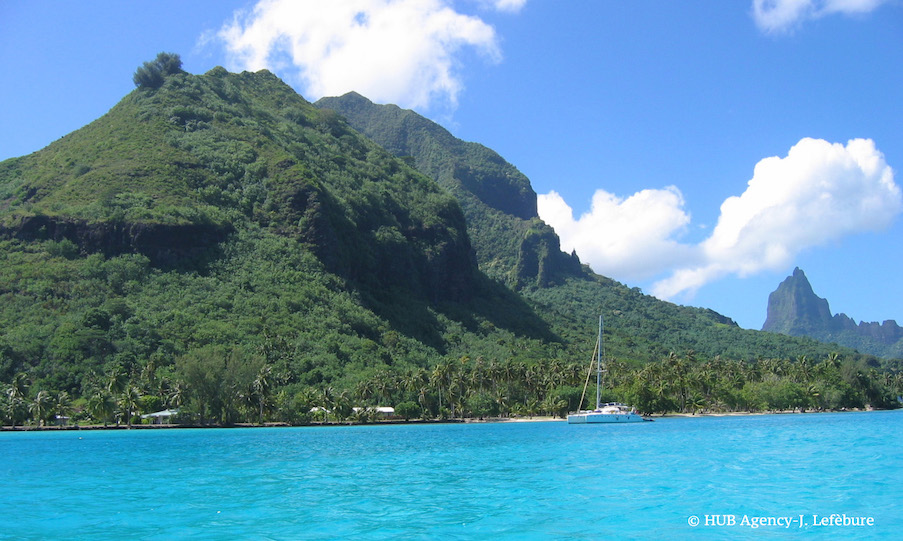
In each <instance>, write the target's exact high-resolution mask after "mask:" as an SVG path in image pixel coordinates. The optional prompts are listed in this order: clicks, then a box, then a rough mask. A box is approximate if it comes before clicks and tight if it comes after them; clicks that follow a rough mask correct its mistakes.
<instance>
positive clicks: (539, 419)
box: [0, 409, 895, 432]
mask: <svg viewBox="0 0 903 541" xmlns="http://www.w3.org/2000/svg"><path fill="white" fill-rule="evenodd" d="M876 411H895V410H881V409H852V410H842V411H755V412H747V411H726V412H705V413H657V414H652V415H644V416H643V417H644V418H645V419H668V418H674V419H692V418H694V417H747V416H752V415H812V414H822V413H869V412H876ZM556 422H557V423H561V422H567V418H560V417H552V416H548V415H536V416H533V417H487V418H485V419H459V418H455V419H441V420H440V419H428V420H423V419H410V420H407V421H405V420H403V419H391V420H385V421H376V422H372V423H355V422H352V421H342V422H320V423H311V424H306V425H291V424H288V423H282V422H271V423H263V424H262V425H258V424H253V423H238V424H235V425H231V426H219V425H192V424H146V425H145V424H134V425H132V426H131V427H129V426H127V425H106V426H104V425H66V426H41V427H38V426H22V425H18V426H15V427H13V426H9V425H6V426H0V432H71V431H82V430H90V431H98V430H179V429H188V428H200V429H218V428H309V427H342V426H394V425H431V424H432V425H434V424H485V423H556Z"/></svg>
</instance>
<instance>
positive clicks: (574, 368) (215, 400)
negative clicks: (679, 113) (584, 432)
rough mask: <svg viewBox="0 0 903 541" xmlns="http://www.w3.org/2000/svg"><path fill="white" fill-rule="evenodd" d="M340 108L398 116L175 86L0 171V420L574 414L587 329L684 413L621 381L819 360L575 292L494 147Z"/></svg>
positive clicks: (592, 292)
mask: <svg viewBox="0 0 903 541" xmlns="http://www.w3.org/2000/svg"><path fill="white" fill-rule="evenodd" d="M139 71H140V70H139ZM137 82H139V81H138V77H137V75H136V83H137ZM346 98H348V97H346ZM350 99H352V100H354V101H355V102H357V103H358V104H359V105H360V106H361V107H362V110H373V111H377V112H380V111H381V112H386V111H388V112H390V113H391V114H392V115H395V117H396V119H402V120H403V121H401V122H395V123H394V124H393V123H392V122H388V123H385V124H383V123H382V117H381V114H382V113H380V114H373V115H372V117H371V119H370V124H371V126H370V127H369V128H367V127H365V126H358V125H357V123H356V120H355V117H354V116H353V115H349V117H350V118H351V120H350V123H351V125H349V122H348V121H346V120H345V118H344V117H343V116H342V115H340V114H339V113H336V112H334V111H332V110H328V109H324V108H318V107H314V106H313V105H311V104H310V103H308V102H307V101H305V100H304V99H303V98H302V97H301V96H299V95H298V94H297V93H295V92H294V91H293V90H292V89H291V88H290V87H288V86H287V85H285V84H284V83H283V82H282V81H280V80H279V79H278V78H276V77H275V76H273V75H272V74H270V73H269V72H266V71H262V72H258V73H247V72H246V73H241V74H232V73H228V72H226V71H225V70H224V69H222V68H215V69H213V70H211V71H210V72H208V73H206V74H204V75H191V74H187V73H184V72H181V70H179V69H174V70H172V71H171V72H168V73H167V74H166V75H165V76H161V77H160V78H159V79H154V80H153V84H142V85H141V86H140V87H139V88H137V89H136V90H134V91H133V92H132V93H130V94H129V95H127V96H126V97H125V98H123V100H122V101H121V102H120V103H118V104H116V105H115V106H114V107H113V108H112V109H111V110H110V111H109V112H108V113H107V114H106V115H104V116H102V117H101V118H99V119H97V120H96V121H95V122H92V123H91V124H89V125H87V126H85V127H84V128H82V129H79V130H77V131H75V132H73V133H71V134H68V135H66V136H65V137H63V138H61V139H60V140H58V141H55V142H54V143H52V144H50V145H49V146H48V147H46V148H45V149H42V150H40V151H38V152H35V153H33V154H30V155H28V156H23V157H20V158H14V159H11V160H7V161H4V162H2V163H0V387H2V388H3V389H4V390H5V391H6V392H5V393H3V394H2V395H0V416H2V417H3V421H4V424H10V423H12V424H16V423H22V422H24V421H26V420H29V419H30V420H31V422H35V423H39V422H42V421H43V420H45V419H49V418H50V416H52V414H53V413H54V412H56V413H57V414H64V413H65V414H67V415H68V414H73V415H75V418H77V419H82V420H87V421H91V420H93V421H95V422H112V421H113V420H114V419H118V420H119V422H123V423H128V422H131V421H132V420H133V419H137V418H136V417H135V415H136V414H137V413H145V412H148V411H155V410H156V409H162V408H163V407H179V408H182V410H183V412H184V413H183V414H184V415H185V416H186V417H185V419H186V420H188V421H190V422H204V423H207V422H212V423H218V424H229V423H232V422H236V421H240V420H244V421H248V420H250V421H262V420H264V419H273V420H281V421H289V422H308V421H310V420H311V419H312V418H314V417H313V414H311V408H313V407H314V406H321V407H324V408H327V409H329V410H330V411H331V412H332V413H331V415H333V416H334V418H335V417H338V418H344V417H348V416H350V415H352V410H351V406H352V405H360V406H373V405H376V404H380V403H381V404H391V405H396V404H401V403H403V404H406V406H405V408H406V409H407V410H408V411H415V412H416V415H417V416H419V415H423V416H426V417H435V416H443V415H461V414H468V415H485V414H510V413H513V412H522V413H529V412H539V411H545V412H560V411H562V409H567V408H569V407H571V408H572V407H576V404H575V400H576V399H578V398H579V389H578V387H579V386H580V385H582V381H583V377H584V368H585V366H584V364H585V361H586V360H587V358H588V357H589V355H590V350H591V349H592V337H593V336H594V329H595V321H596V318H597V317H598V314H599V313H600V312H601V313H602V314H603V315H604V316H605V318H606V351H607V352H608V354H609V356H610V357H612V358H613V359H614V360H616V361H617V362H619V363H622V368H623V370H622V371H623V374H624V375H623V378H624V379H623V381H622V383H621V384H620V385H615V384H614V383H613V384H612V389H611V392H612V393H615V395H616V397H618V398H621V399H627V398H631V397H632V398H633V399H634V400H635V401H636V402H637V403H638V404H639V403H642V404H644V405H645V407H648V408H651V409H657V410H667V409H669V408H670V409H674V408H678V409H686V408H687V407H688V406H687V403H686V400H682V401H681V400H676V399H675V400H672V401H671V402H667V401H664V402H663V401H661V400H659V401H658V402H654V401H650V400H645V399H643V396H645V395H643V394H642V392H644V391H643V390H644V389H646V388H647V387H649V386H650V385H654V384H655V382H654V381H653V380H651V379H648V378H647V376H644V375H643V372H642V371H643V370H644V369H645V368H644V367H645V366H658V364H659V363H662V362H665V361H666V359H669V358H670V359H673V358H674V357H675V355H674V354H676V355H677V356H679V357H680V358H681V359H686V360H687V362H689V363H691V365H692V366H693V367H694V370H695V369H697V368H698V369H699V370H702V369H703V368H702V367H703V366H708V364H707V363H713V362H714V363H717V362H721V360H720V359H719V356H720V357H721V358H723V359H731V360H735V361H738V362H740V361H751V360H754V359H757V358H760V357H761V358H781V359H791V358H796V357H798V356H802V355H807V356H810V358H812V359H824V358H827V356H828V354H829V353H831V352H832V351H834V350H835V349H836V348H834V347H831V346H826V345H822V344H819V343H817V342H814V341H811V340H806V339H799V338H790V337H784V336H779V335H774V334H769V333H759V332H753V331H744V330H741V329H739V328H737V327H736V325H734V324H733V323H732V322H731V321H730V320H728V319H727V318H724V317H723V316H720V315H718V314H715V313H713V312H710V311H706V310H700V309H694V308H685V307H678V306H675V305H672V304H669V303H663V302H661V301H658V300H656V299H653V298H651V297H648V296H646V295H643V294H641V293H640V292H639V291H636V290H632V289H629V288H627V287H625V286H623V285H621V284H618V283H616V282H613V281H611V280H609V279H606V278H603V277H600V276H596V275H594V274H593V273H591V272H590V271H589V269H587V268H586V267H583V266H581V265H580V263H579V261H578V260H577V258H576V256H574V255H568V254H564V253H562V252H561V251H560V249H559V244H558V237H557V236H556V235H555V233H554V231H552V229H551V228H550V227H548V226H547V225H546V224H544V223H543V222H542V221H541V220H539V218H538V217H536V215H535V193H534V192H533V190H532V188H531V187H530V185H529V181H528V180H527V179H526V177H524V176H523V175H522V174H520V173H519V172H518V171H517V170H516V169H515V168H514V167H513V166H511V165H510V164H507V162H505V161H504V160H503V159H502V158H501V157H499V156H498V155H497V154H496V153H494V152H492V151H491V150H489V149H486V148H485V147H482V146H480V145H474V144H470V143H463V142H460V141H457V140H456V139H454V138H453V137H451V135H450V134H448V133H447V132H446V131H445V130H442V129H441V128H439V127H438V126H436V125H434V124H432V123H430V122H429V121H426V120H425V119H422V117H419V116H417V115H414V114H413V113H410V112H405V111H401V110H398V109H397V108H395V109H392V108H388V107H383V106H373V104H370V102H368V101H367V100H365V99H363V98H361V97H360V96H351V97H350ZM368 104H369V105H368ZM321 105H322V104H321ZM374 108H375V109H374ZM343 114H346V113H345V112H343ZM405 119H406V120H405ZM399 125H410V128H409V131H408V132H404V133H400V132H398V126H399ZM352 126H356V127H358V128H359V129H361V130H363V131H364V132H365V133H367V134H368V135H371V136H372V137H373V139H370V138H368V137H365V136H364V135H362V134H361V133H359V132H358V131H356V129H355V128H353V127H352ZM371 132H373V133H371ZM380 132H381V133H383V134H385V137H389V138H393V137H394V140H395V143H392V144H390V143H389V142H385V141H381V140H380V138H379V137H376V136H375V135H374V133H380ZM414 141H417V142H418V145H419V146H416V145H414V143H413V142H414ZM381 144H383V145H386V146H388V147H389V148H390V149H392V151H393V152H394V153H395V154H398V156H396V155H394V154H393V152H389V151H387V150H386V149H384V148H383V147H382V146H380V145H381ZM393 145H394V146H393ZM415 167H416V168H415ZM672 353H674V354H672ZM842 354H843V355H844V356H845V362H846V363H847V364H848V365H849V366H851V367H854V369H855V370H860V371H866V372H867V374H866V376H865V379H864V380H863V381H865V382H866V383H868V385H866V383H863V384H862V385H860V386H859V387H855V388H854V387H850V389H852V390H851V391H849V393H847V394H848V395H849V396H855V397H857V398H856V399H855V400H853V399H850V400H852V401H849V400H848V401H847V402H843V403H845V404H847V403H849V404H861V403H864V401H865V400H867V399H866V398H864V397H866V396H867V394H868V393H867V392H866V388H869V389H870V388H871V387H869V385H871V384H870V383H869V382H871V381H872V379H869V378H873V376H872V375H870V374H871V373H870V372H868V371H869V370H874V369H873V368H870V367H868V366H866V365H865V364H863V361H865V360H867V359H865V358H862V357H861V356H858V355H856V354H854V353H853V352H851V351H842ZM649 363H651V364H649ZM669 366H670V365H669ZM750 366H753V367H754V366H755V365H750ZM845 366H846V365H845ZM856 367H859V368H856ZM669 370H670V369H669ZM663 373H664V372H663ZM668 373H671V372H668ZM753 373H755V372H751V374H753ZM756 377H760V376H755V375H750V376H749V379H750V380H751V381H752V380H755V378H756ZM850 377H852V376H850ZM874 378H877V376H874ZM681 381H684V383H683V387H680V386H677V387H674V389H678V390H675V391H674V392H679V393H682V395H684V396H683V397H684V399H685V398H686V394H687V393H686V392H685V391H686V386H687V385H688V383H687V381H688V380H681ZM745 384H746V380H742V381H741V380H737V381H736V382H735V383H734V384H733V385H734V387H731V389H728V390H726V391H725V393H727V394H726V395H725V396H726V397H729V396H734V395H736V396H738V397H739V396H740V391H741V390H742V388H743V385H745ZM845 385H848V386H849V385H852V384H845ZM857 385H858V384H857ZM659 387H660V390H661V389H663V387H661V386H659ZM757 392H758V391H757ZM732 393H733V394H732ZM872 394H875V393H872ZM879 394H880V393H879ZM838 396H841V395H838ZM842 396H847V395H842ZM875 396H877V395H875ZM708 400H709V404H710V405H711V406H712V407H716V405H715V403H716V399H715V397H714V396H711V397H709V398H708ZM718 400H720V403H721V404H723V405H722V406H717V407H730V408H736V407H751V406H749V404H750V401H749V400H747V399H744V401H738V400H739V398H738V399H737V400H733V399H731V398H719V399H718ZM839 400H840V399H838V400H835V401H834V402H831V403H830V404H839V403H841V402H842V401H839ZM856 400H858V402H856ZM868 400H869V401H870V402H871V403H875V401H876V400H877V399H868ZM763 403H764V402H763ZM405 408H402V409H405ZM319 415H322V414H319ZM357 415H359V416H360V418H361V419H366V418H367V415H369V413H367V410H360V411H359V412H358V414H357Z"/></svg>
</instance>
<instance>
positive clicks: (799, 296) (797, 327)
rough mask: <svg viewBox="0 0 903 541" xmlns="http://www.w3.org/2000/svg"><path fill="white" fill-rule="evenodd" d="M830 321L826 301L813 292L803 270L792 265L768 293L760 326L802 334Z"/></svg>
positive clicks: (808, 333)
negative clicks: (782, 279) (765, 310)
mask: <svg viewBox="0 0 903 541" xmlns="http://www.w3.org/2000/svg"><path fill="white" fill-rule="evenodd" d="M830 324H831V309H830V308H829V307H828V301H827V300H825V299H823V298H821V297H819V296H818V295H816V294H815V292H814V291H813V290H812V285H811V284H810V283H809V280H808V278H806V273H804V272H803V270H802V269H800V268H799V267H796V268H795V269H793V274H792V275H791V276H788V277H787V278H786V279H785V280H784V281H783V282H781V284H780V285H779V286H778V288H777V289H776V290H774V291H773V292H772V293H771V294H770V295H769V296H768V315H767V317H766V319H765V324H764V325H763V326H762V330H763V331H769V332H776V333H781V334H788V335H791V336H804V335H810V334H811V333H812V332H813V331H816V330H819V329H824V328H827V327H828V326H830Z"/></svg>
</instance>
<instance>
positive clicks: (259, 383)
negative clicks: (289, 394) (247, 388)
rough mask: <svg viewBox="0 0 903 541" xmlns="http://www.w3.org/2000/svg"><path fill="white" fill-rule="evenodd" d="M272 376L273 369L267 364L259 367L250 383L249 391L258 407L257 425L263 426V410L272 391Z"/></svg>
mask: <svg viewBox="0 0 903 541" xmlns="http://www.w3.org/2000/svg"><path fill="white" fill-rule="evenodd" d="M272 375H273V367H272V366H271V365H269V364H265V365H263V366H261V367H260V371H259V372H257V376H256V377H255V378H254V381H253V382H252V383H251V391H252V394H253V395H254V396H255V397H256V398H257V405H258V407H259V409H258V416H257V424H258V425H262V424H263V408H264V406H265V405H266V402H267V399H268V398H269V396H270V392H271V391H272Z"/></svg>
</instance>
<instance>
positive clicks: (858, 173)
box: [652, 138, 903, 298]
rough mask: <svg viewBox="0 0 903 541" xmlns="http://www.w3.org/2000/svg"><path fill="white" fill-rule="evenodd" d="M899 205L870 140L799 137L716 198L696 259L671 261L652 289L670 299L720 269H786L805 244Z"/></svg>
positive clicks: (858, 227)
mask: <svg viewBox="0 0 903 541" xmlns="http://www.w3.org/2000/svg"><path fill="white" fill-rule="evenodd" d="M901 209H903V197H901V191H900V187H899V186H897V184H896V183H895V182H894V173H893V170H892V169H891V168H890V167H889V166H888V165H887V163H886V162H885V161H884V155H883V154H882V153H881V152H879V151H878V149H877V148H875V143H874V142H873V141H871V140H870V139H854V140H851V141H849V142H848V143H847V144H846V146H844V145H842V144H840V143H833V144H832V143H829V142H827V141H824V140H822V139H808V138H807V139H802V140H801V141H800V142H799V143H797V144H796V145H794V146H793V147H792V148H791V149H790V151H789V152H788V153H787V156H786V157H784V158H780V157H771V158H765V159H763V160H761V161H760V162H759V163H758V164H757V165H756V167H755V170H754V172H753V178H752V179H751V180H750V181H749V183H748V185H747V188H746V191H745V192H743V194H742V195H740V196H735V197H729V198H728V199H726V200H725V201H724V203H723V204H722V205H721V215H720V217H719V218H718V225H716V226H715V229H714V230H713V231H712V235H711V236H710V237H709V238H708V239H706V240H705V241H703V242H702V244H701V245H700V248H701V253H700V257H701V261H700V263H699V264H697V265H693V266H688V267H684V268H678V269H677V270H676V271H675V272H674V273H673V274H672V275H671V276H670V277H668V278H666V279H665V280H662V281H660V282H658V283H656V284H655V285H654V287H653V291H652V293H653V294H654V295H656V296H658V297H661V298H672V297H674V296H676V295H678V294H681V293H689V294H692V293H693V292H695V291H696V290H697V289H698V288H700V287H702V286H703V285H704V284H706V283H708V282H710V281H712V280H716V279H718V278H721V277H723V276H725V275H727V274H736V275H738V276H741V277H743V276H748V275H751V274H754V273H757V272H760V271H763V270H780V269H783V268H786V267H788V266H789V265H790V263H791V262H792V261H793V259H794V257H795V256H796V255H797V254H799V253H800V252H801V251H803V250H805V249H808V248H812V247H816V246H820V245H824V244H826V243H829V242H832V241H835V240H838V239H840V238H843V237H846V236H848V235H852V234H856V233H860V232H865V231H878V230H882V229H884V228H886V227H889V226H890V225H891V223H892V222H893V220H894V219H895V218H896V217H897V215H898V214H899V213H900V211H901Z"/></svg>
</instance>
